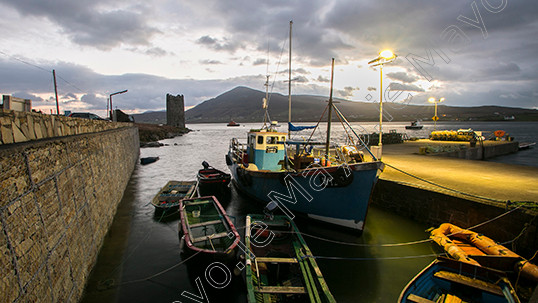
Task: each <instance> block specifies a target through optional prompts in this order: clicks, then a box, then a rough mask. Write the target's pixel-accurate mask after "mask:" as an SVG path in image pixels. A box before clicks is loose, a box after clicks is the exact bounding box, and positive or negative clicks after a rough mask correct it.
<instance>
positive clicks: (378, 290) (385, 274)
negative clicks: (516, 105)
mask: <svg viewBox="0 0 538 303" xmlns="http://www.w3.org/2000/svg"><path fill="white" fill-rule="evenodd" d="M362 125H363V127H364V131H365V132H370V131H373V130H374V129H375V128H376V124H375V123H366V124H362ZM405 125H407V123H387V124H385V125H384V129H383V131H384V132H388V131H389V130H390V129H395V130H397V131H398V132H404V131H405ZM259 126H260V125H259V124H247V125H241V126H240V127H226V126H225V125H221V124H191V125H188V127H189V128H191V129H192V130H193V131H192V132H191V133H189V134H186V135H184V136H181V137H176V138H173V139H168V140H163V141H161V142H163V143H165V144H167V146H163V147H160V148H143V149H141V151H140V156H141V157H149V156H158V157H160V160H159V161H157V162H155V163H153V164H149V165H146V166H141V165H137V167H136V169H135V171H134V173H133V175H132V177H131V180H130V183H129V185H128V188H127V190H126V192H125V195H124V199H123V201H122V203H121V204H120V207H119V209H118V215H117V218H116V222H115V223H114V225H113V227H112V229H111V232H110V233H109V235H108V236H107V239H106V240H105V244H104V246H103V249H102V253H101V254H100V256H99V259H98V262H97V264H96V268H95V269H94V271H93V273H92V276H91V277H90V281H89V283H88V287H87V289H86V291H87V294H86V296H85V297H84V299H83V302H195V301H194V300H192V298H193V297H192V296H191V299H189V298H187V297H188V294H186V293H185V292H189V293H192V294H195V295H196V294H199V293H200V290H201V289H199V288H198V287H197V284H196V280H197V278H199V279H198V281H200V282H201V285H202V287H203V290H204V291H205V293H206V294H207V295H208V296H209V300H206V301H205V302H208V301H209V302H245V301H246V298H245V293H246V290H245V289H244V285H243V283H242V279H241V277H234V278H233V279H232V282H231V283H230V284H229V285H228V286H227V287H225V288H223V289H221V290H216V289H214V288H212V287H211V285H210V284H208V282H207V279H206V276H205V269H206V268H205V266H201V265H200V264H199V262H198V261H199V260H197V257H194V258H192V259H190V260H188V261H186V262H184V263H181V262H183V261H184V260H185V259H184V258H182V256H181V255H180V250H179V248H180V247H179V246H180V244H179V238H178V234H177V225H178V217H177V216H176V217H174V216H172V217H162V216H159V215H156V214H155V212H154V208H153V206H152V205H151V204H150V201H151V199H152V198H153V196H154V195H155V194H156V193H157V192H158V190H159V188H160V187H162V186H163V185H164V184H166V182H167V181H168V180H195V174H196V172H197V171H198V169H200V168H201V167H202V166H201V163H202V161H204V160H205V161H207V162H209V163H210V164H211V165H213V166H214V167H216V168H219V169H222V170H224V171H227V170H228V169H227V167H226V164H225V160H224V155H225V153H226V152H227V149H228V143H229V139H230V138H232V137H239V138H246V132H247V131H248V130H249V129H250V128H255V127H259ZM536 126H538V124H537V123H522V122H505V123H489V122H473V123H463V122H462V123H453V122H451V123H438V124H437V128H438V129H458V128H469V127H470V128H472V129H474V130H484V131H495V130H497V129H503V130H505V131H506V132H508V133H510V135H511V136H513V137H515V138H516V140H521V141H525V142H536V141H538V138H537V135H536V134H534V130H535V129H536ZM321 127H322V129H325V126H324V125H322V126H321ZM282 129H284V128H282ZM334 129H335V134H336V135H334V136H335V137H336V138H338V137H342V136H343V130H342V129H341V128H338V127H335V128H334ZM432 129H433V124H431V123H427V124H425V127H424V129H423V130H419V131H413V132H411V131H407V133H408V134H409V135H410V136H417V137H426V135H427V133H429V131H431V130H432ZM537 153H538V148H534V149H530V150H528V151H522V152H519V153H517V154H514V155H508V156H505V157H502V158H497V159H494V160H492V161H502V162H505V163H513V164H518V165H533V166H538V163H537V162H538V160H537V159H538V154H537ZM221 202H223V204H224V205H223V206H224V207H225V208H226V211H227V212H228V214H229V215H231V216H232V218H233V220H234V221H235V225H236V226H237V227H239V229H240V232H241V233H242V232H243V229H242V228H241V227H244V224H245V223H244V218H245V215H246V214H247V213H251V212H254V213H259V212H261V210H262V208H263V205H258V204H256V203H253V202H252V201H249V199H248V198H246V197H243V196H241V195H239V194H238V193H237V192H236V191H235V190H234V189H233V188H232V190H231V195H230V197H229V198H227V199H223V200H222V201H221ZM118 220H119V222H118ZM297 223H298V226H299V229H300V230H301V232H303V233H304V234H305V240H306V241H307V243H308V245H309V246H310V248H311V250H312V252H313V254H314V255H315V256H318V257H319V259H318V260H317V262H318V264H319V266H320V268H321V271H322V273H323V275H324V277H325V279H326V281H327V283H328V285H329V288H330V290H331V292H332V293H333V295H334V296H335V298H336V300H337V301H338V302H395V301H396V299H397V298H398V295H399V293H400V291H401V290H402V288H403V287H404V286H405V285H406V283H407V282H408V281H409V280H410V279H411V278H412V277H413V276H414V275H416V274H417V273H418V272H419V271H420V270H421V269H422V268H423V267H424V266H426V265H427V264H428V263H429V262H431V261H432V260H433V256H431V254H433V249H432V247H431V245H430V244H429V243H421V244H414V245H401V246H387V245H386V244H395V243H407V242H412V241H419V240H424V239H427V235H428V234H427V233H426V232H425V229H427V228H429V227H430V226H425V225H423V224H420V223H417V222H414V221H412V220H409V219H407V218H404V217H400V216H398V215H397V214H394V213H390V212H386V211H383V210H381V209H378V208H375V207H371V208H370V211H369V213H368V219H367V222H366V229H365V232H364V234H363V235H362V236H361V237H357V236H355V235H353V234H350V233H349V232H347V231H342V230H338V229H335V228H333V227H330V226H326V225H321V224H319V223H314V222H311V221H301V220H299V221H298V222H297ZM307 235H313V236H315V237H310V236H307ZM322 239H329V240H331V241H338V242H346V243H349V244H348V245H344V244H338V243H334V242H329V241H325V240H322ZM107 251H114V252H115V253H112V254H110V253H106V252H107ZM180 263H181V264H180ZM178 264H180V265H178ZM199 300H200V301H203V300H201V299H199Z"/></svg>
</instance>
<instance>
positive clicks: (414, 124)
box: [405, 120, 423, 129]
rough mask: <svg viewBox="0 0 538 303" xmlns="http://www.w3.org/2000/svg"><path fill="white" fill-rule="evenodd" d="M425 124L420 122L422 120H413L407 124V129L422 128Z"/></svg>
mask: <svg viewBox="0 0 538 303" xmlns="http://www.w3.org/2000/svg"><path fill="white" fill-rule="evenodd" d="M422 127H423V125H422V124H420V121H418V120H415V121H413V122H411V125H406V126H405V129H422Z"/></svg>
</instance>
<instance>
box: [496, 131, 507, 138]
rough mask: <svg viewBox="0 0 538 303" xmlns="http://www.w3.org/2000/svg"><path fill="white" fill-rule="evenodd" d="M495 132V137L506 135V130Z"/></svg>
mask: <svg viewBox="0 0 538 303" xmlns="http://www.w3.org/2000/svg"><path fill="white" fill-rule="evenodd" d="M493 134H494V135H495V137H497V138H501V137H503V136H504V134H505V132H504V130H496V131H494V132H493Z"/></svg>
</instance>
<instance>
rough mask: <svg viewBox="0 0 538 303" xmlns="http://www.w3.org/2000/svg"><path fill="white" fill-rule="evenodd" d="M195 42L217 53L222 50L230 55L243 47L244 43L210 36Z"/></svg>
mask: <svg viewBox="0 0 538 303" xmlns="http://www.w3.org/2000/svg"><path fill="white" fill-rule="evenodd" d="M196 42H197V43H198V44H201V45H205V46H207V47H209V48H211V49H214V50H217V51H220V50H224V51H228V52H231V53H233V52H235V51H236V50H237V49H239V48H243V47H244V43H243V42H242V41H239V40H234V39H229V38H223V39H217V38H213V37H211V36H202V37H200V38H199V39H198V40H196Z"/></svg>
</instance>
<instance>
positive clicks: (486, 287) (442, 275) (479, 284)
mask: <svg viewBox="0 0 538 303" xmlns="http://www.w3.org/2000/svg"><path fill="white" fill-rule="evenodd" d="M433 276H434V277H436V278H439V279H443V280H446V281H450V282H453V283H459V284H462V285H466V286H469V287H473V288H476V289H480V290H483V291H487V292H490V293H492V294H495V295H499V296H504V295H503V292H502V290H501V288H500V287H499V286H498V285H495V284H492V283H489V282H485V281H482V280H478V279H473V278H471V277H467V276H464V275H460V274H457V273H453V272H448V271H438V272H436V273H435V274H434V275H433Z"/></svg>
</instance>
